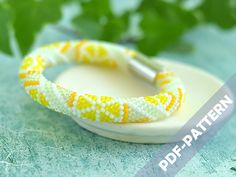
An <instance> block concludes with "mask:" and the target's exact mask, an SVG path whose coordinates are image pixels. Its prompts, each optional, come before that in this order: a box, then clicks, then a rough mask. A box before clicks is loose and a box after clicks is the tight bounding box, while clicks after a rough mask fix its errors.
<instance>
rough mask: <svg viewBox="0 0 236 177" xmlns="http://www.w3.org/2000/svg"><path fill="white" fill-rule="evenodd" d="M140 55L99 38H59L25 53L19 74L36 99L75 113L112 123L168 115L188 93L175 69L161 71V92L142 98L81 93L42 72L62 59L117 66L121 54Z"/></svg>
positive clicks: (146, 120)
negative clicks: (97, 40)
mask: <svg viewBox="0 0 236 177" xmlns="http://www.w3.org/2000/svg"><path fill="white" fill-rule="evenodd" d="M138 55H139V53H138V52H136V51H133V50H130V49H125V48H121V47H118V46H115V45H111V44H108V43H102V42H96V41H87V40H81V41H69V42H65V43H60V42H57V43H53V44H50V45H47V46H44V47H43V48H41V50H37V51H35V52H32V53H31V54H30V55H28V56H26V57H25V59H24V60H23V62H22V64H21V66H20V69H19V78H20V79H21V80H22V84H23V86H24V87H25V89H26V91H27V93H28V94H29V95H30V96H31V97H32V98H33V99H34V100H35V101H37V102H39V103H40V104H42V105H43V106H46V107H48V108H50V109H53V110H56V111H58V112H62V113H65V114H67V115H70V116H73V117H75V116H78V117H80V118H84V119H89V120H93V121H101V122H113V123H130V122H138V123H143V122H151V121H156V120H158V119H159V118H160V117H161V116H162V117H163V116H164V117H167V116H169V115H170V114H172V113H174V112H175V111H177V110H178V109H179V108H180V106H181V105H182V102H183V100H184V97H185V91H184V88H183V84H182V82H181V80H180V79H179V78H178V77H177V76H176V75H175V74H174V73H173V72H169V71H163V72H160V73H158V74H157V75H156V85H157V86H158V87H159V90H160V93H159V94H156V95H154V96H145V97H141V98H115V97H110V96H96V95H92V94H82V95H81V94H79V93H77V92H74V91H71V90H68V89H65V88H63V87H62V86H59V85H57V84H54V83H51V82H50V81H48V80H47V79H46V78H45V77H44V76H43V70H44V69H45V68H47V67H49V66H52V65H54V64H57V63H60V62H62V60H63V61H71V62H80V63H95V64H99V65H104V66H111V67H115V66H117V65H118V64H117V61H119V59H120V58H123V59H126V60H128V59H129V58H130V57H138ZM52 56H55V58H54V57H52ZM57 56H58V58H57ZM125 67H127V66H125ZM121 84H122V83H121Z"/></svg>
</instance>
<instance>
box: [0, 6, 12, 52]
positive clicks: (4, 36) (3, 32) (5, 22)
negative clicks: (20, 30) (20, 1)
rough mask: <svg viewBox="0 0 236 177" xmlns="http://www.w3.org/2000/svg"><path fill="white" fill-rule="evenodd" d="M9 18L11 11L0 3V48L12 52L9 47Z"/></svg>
mask: <svg viewBox="0 0 236 177" xmlns="http://www.w3.org/2000/svg"><path fill="white" fill-rule="evenodd" d="M10 19H11V13H10V11H9V9H8V8H7V7H6V5H5V4H4V3H2V4H0V24H1V27H0V50H1V51H3V52H5V53H7V54H12V51H11V47H10V32H9V31H10V24H9V22H10Z"/></svg>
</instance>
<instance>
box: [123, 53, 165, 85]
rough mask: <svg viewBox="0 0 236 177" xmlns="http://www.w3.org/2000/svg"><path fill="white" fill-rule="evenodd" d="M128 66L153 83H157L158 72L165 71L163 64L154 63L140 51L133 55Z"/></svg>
mask: <svg viewBox="0 0 236 177" xmlns="http://www.w3.org/2000/svg"><path fill="white" fill-rule="evenodd" d="M128 66H129V69H130V70H131V71H132V72H133V73H135V74H136V75H138V76H139V77H141V78H143V79H144V80H146V81H148V82H150V83H152V84H155V80H156V76H157V74H158V73H159V72H161V71H163V66H162V65H160V64H158V63H154V62H153V61H151V59H149V58H148V57H146V56H145V55H142V54H140V53H138V54H135V55H131V58H130V60H129V61H128Z"/></svg>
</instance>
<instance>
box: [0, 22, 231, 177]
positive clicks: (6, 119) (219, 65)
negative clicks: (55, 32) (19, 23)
mask: <svg viewBox="0 0 236 177" xmlns="http://www.w3.org/2000/svg"><path fill="white" fill-rule="evenodd" d="M184 39H185V40H186V41H189V42H191V43H193V44H194V46H195V48H194V51H192V52H191V53H187V54H186V53H185V54H181V53H162V54H161V56H163V57H166V58H169V59H172V60H178V61H181V62H184V63H189V64H192V65H194V66H198V67H200V68H202V69H204V70H207V71H209V72H210V73H212V74H213V75H215V76H217V77H219V78H221V79H222V80H226V79H227V78H229V77H230V76H231V75H232V74H233V73H235V72H236V47H235V46H236V29H234V30H231V31H227V32H226V31H221V30H219V29H216V28H214V27H209V26H208V27H201V28H197V29H195V30H193V31H192V32H189V33H188V34H186V35H185V36H184ZM41 41H43V42H48V41H46V40H43V39H42V40H41ZM49 42H50V41H49ZM19 64H20V61H19V60H17V59H11V58H9V57H5V56H1V57H0V71H1V75H0V83H1V85H0V122H1V123H0V176H3V177H4V176H85V177H89V176H99V177H100V176H101V177H102V176H110V177H113V176H114V177H115V176H122V177H131V176H134V175H135V174H136V173H137V171H138V170H139V169H140V168H141V167H143V166H144V165H145V163H147V162H148V160H150V159H151V158H152V156H153V154H154V153H155V152H156V150H157V149H158V148H159V147H160V146H161V145H145V144H132V143H124V142H119V141H113V140H110V139H107V138H103V137H100V136H97V135H95V134H93V133H90V132H88V131H86V130H84V129H82V128H80V127H79V126H78V125H77V124H76V123H75V122H74V121H73V120H72V119H71V118H69V117H67V116H64V115H61V114H58V113H56V112H53V111H50V110H48V109H46V108H44V107H42V106H40V105H39V104H37V103H35V102H34V101H33V100H32V99H30V97H29V96H27V95H26V94H25V92H24V90H23V88H22V87H21V86H20V83H19V79H18V76H17V74H18V73H17V72H18V67H19ZM63 69H65V67H59V68H55V69H52V70H50V71H49V72H48V73H47V76H48V77H49V78H50V79H53V78H55V76H56V74H58V72H60V71H62V70H63ZM206 84H207V83H206ZM235 127H236V119H235V117H233V118H232V119H231V120H230V121H229V122H228V123H227V124H226V125H225V126H224V127H223V128H222V129H221V130H220V131H219V132H218V134H217V135H216V137H215V138H213V139H212V140H211V141H210V142H209V143H208V144H207V145H206V146H204V148H203V149H202V150H201V151H200V153H198V154H197V155H196V156H195V157H194V158H193V159H192V160H191V161H190V162H189V163H188V164H187V165H186V166H185V167H184V168H183V169H182V170H181V171H180V172H179V173H178V175H177V176H178V177H182V176H193V177H195V176H196V177H197V176H217V177H218V176H236V172H234V171H233V170H230V168H231V167H236V161H233V159H236V129H235Z"/></svg>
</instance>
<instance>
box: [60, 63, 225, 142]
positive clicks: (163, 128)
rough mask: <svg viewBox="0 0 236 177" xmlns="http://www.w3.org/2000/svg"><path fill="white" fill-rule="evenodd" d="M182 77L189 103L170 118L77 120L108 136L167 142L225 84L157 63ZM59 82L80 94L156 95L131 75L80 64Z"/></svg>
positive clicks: (186, 67)
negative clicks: (115, 121)
mask: <svg viewBox="0 0 236 177" xmlns="http://www.w3.org/2000/svg"><path fill="white" fill-rule="evenodd" d="M154 62H158V63H161V64H163V65H164V66H165V67H166V68H167V69H169V70H171V71H174V72H175V73H177V75H179V76H180V77H181V78H182V79H183V81H184V84H185V87H186V92H187V95H186V101H185V103H184V105H183V106H182V108H181V109H180V111H178V112H177V113H175V114H174V115H173V116H171V117H169V118H168V119H165V120H161V121H157V122H153V123H129V124H112V123H100V122H93V121H90V120H85V119H81V118H74V120H75V121H76V122H77V123H78V124H79V125H80V126H81V127H83V128H85V129H87V130H89V131H91V132H94V133H96V134H99V135H101V136H104V137H108V138H112V139H115V140H121V141H126V142H135V143H166V142H169V141H168V139H169V137H170V136H171V135H174V134H175V133H176V132H177V131H178V130H179V129H180V128H181V127H182V126H183V125H184V124H185V123H186V122H187V121H188V120H189V119H190V118H191V117H192V116H193V114H194V113H196V112H197V110H198V109H199V108H200V107H201V106H202V105H203V104H204V103H205V102H206V101H207V100H208V99H209V98H210V97H211V96H212V95H213V94H214V93H215V92H216V91H217V90H218V89H219V88H220V87H221V86H222V85H223V83H222V81H220V80H219V79H217V78H215V77H214V76H212V75H210V74H209V73H207V72H205V71H203V70H201V69H198V68H196V67H193V66H190V65H186V64H183V63H179V62H174V61H170V60H164V59H158V60H154ZM55 82H56V83H58V84H60V85H62V86H64V87H65V88H68V89H71V90H74V91H77V92H78V93H81V94H84V93H90V94H96V95H107V96H116V97H117V96H119V97H132V96H146V95H153V94H156V88H154V87H152V86H150V85H149V84H148V83H146V82H145V81H142V80H141V79H140V78H137V77H136V76H134V75H133V74H132V73H130V72H124V71H123V72H121V71H120V70H118V69H111V68H104V67H97V66H90V65H80V66H76V67H73V68H70V69H68V70H66V71H64V72H63V73H61V74H60V75H59V76H58V77H57V79H56V81H55Z"/></svg>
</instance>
